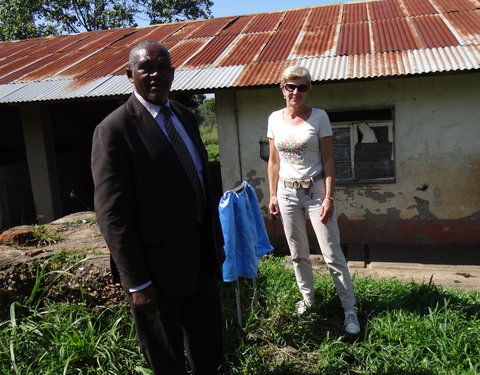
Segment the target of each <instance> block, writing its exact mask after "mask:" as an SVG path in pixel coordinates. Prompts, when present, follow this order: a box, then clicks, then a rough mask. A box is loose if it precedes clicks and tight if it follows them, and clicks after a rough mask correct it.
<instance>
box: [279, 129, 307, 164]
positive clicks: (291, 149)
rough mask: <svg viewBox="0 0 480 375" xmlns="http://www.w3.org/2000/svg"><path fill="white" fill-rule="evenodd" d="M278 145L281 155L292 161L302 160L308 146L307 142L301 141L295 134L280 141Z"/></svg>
mask: <svg viewBox="0 0 480 375" xmlns="http://www.w3.org/2000/svg"><path fill="white" fill-rule="evenodd" d="M276 146H277V150H278V152H279V153H280V154H281V156H282V157H283V158H285V159H287V160H288V161H290V162H291V163H298V162H300V161H301V160H302V159H303V155H304V153H305V149H306V148H307V144H306V142H301V141H299V140H298V139H296V138H295V137H294V136H293V135H291V136H289V137H288V138H286V139H283V140H280V141H278V142H277V144H276Z"/></svg>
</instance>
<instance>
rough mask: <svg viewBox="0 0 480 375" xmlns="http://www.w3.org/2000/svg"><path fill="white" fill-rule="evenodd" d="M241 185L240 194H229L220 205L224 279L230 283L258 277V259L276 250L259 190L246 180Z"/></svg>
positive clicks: (223, 197) (228, 192)
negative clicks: (262, 209)
mask: <svg viewBox="0 0 480 375" xmlns="http://www.w3.org/2000/svg"><path fill="white" fill-rule="evenodd" d="M241 186H242V189H241V190H240V191H239V192H238V193H237V192H235V191H232V190H228V191H226V192H225V193H224V194H223V196H222V198H221V199H220V203H219V205H218V212H219V214H220V223H221V225H222V232H223V239H224V242H225V245H224V250H225V255H226V259H225V262H224V263H223V280H224V281H227V282H231V281H235V280H237V279H238V278H239V277H246V278H255V277H257V268H258V259H260V258H261V257H263V256H264V255H265V254H267V253H268V252H270V251H272V250H273V247H272V245H271V244H270V241H269V239H268V235H267V231H266V229H265V222H264V221H263V217H262V214H261V212H260V205H259V204H258V200H257V195H256V194H255V190H254V189H253V187H252V185H250V184H249V183H248V182H246V181H243V182H242V185H241Z"/></svg>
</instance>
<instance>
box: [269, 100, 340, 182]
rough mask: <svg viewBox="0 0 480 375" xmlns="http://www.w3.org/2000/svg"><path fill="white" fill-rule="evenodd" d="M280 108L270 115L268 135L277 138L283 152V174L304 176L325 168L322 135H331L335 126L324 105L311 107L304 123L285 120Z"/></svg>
mask: <svg viewBox="0 0 480 375" xmlns="http://www.w3.org/2000/svg"><path fill="white" fill-rule="evenodd" d="M284 110H285V109H280V110H278V111H275V112H273V113H272V114H271V115H270V116H269V117H268V130H267V137H268V138H271V139H273V140H274V143H275V146H276V148H277V150H278V153H279V155H280V172H279V175H280V177H281V178H284V179H287V180H304V179H308V178H310V177H313V176H315V175H317V174H319V173H320V172H322V171H323V165H322V158H321V154H320V138H323V137H328V136H331V135H332V134H333V133H332V127H331V125H330V120H329V119H328V115H327V113H326V112H325V111H324V110H323V109H319V108H312V114H311V115H310V117H309V118H308V119H307V121H305V122H304V123H302V124H299V125H291V124H289V123H287V122H285V121H283V116H282V114H283V111H284Z"/></svg>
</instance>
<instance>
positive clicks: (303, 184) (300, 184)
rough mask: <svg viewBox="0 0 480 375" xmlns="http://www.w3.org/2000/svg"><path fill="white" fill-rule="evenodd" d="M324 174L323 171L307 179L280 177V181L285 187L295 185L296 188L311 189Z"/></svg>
mask: <svg viewBox="0 0 480 375" xmlns="http://www.w3.org/2000/svg"><path fill="white" fill-rule="evenodd" d="M323 176H324V174H323V171H322V172H321V173H319V174H317V175H315V176H313V177H310V178H307V179H306V180H285V179H284V178H281V177H280V179H279V181H280V183H281V184H283V186H285V187H293V188H295V189H300V188H303V189H310V188H311V187H312V185H313V184H314V183H315V181H318V180H320V179H322V178H323Z"/></svg>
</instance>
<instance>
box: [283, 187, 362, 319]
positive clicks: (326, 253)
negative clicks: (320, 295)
mask: <svg viewBox="0 0 480 375" xmlns="http://www.w3.org/2000/svg"><path fill="white" fill-rule="evenodd" d="M283 185H284V184H282V182H281V180H280V182H279V183H278V189H277V199H278V205H279V207H280V213H281V217H282V223H283V228H284V231H285V235H286V238H287V243H288V247H289V248H290V254H291V255H292V261H293V269H294V271H295V277H296V279H297V284H298V287H299V289H300V292H301V293H302V296H303V299H304V300H305V301H307V302H309V303H311V302H313V298H314V286H313V270H312V263H311V261H310V247H309V244H308V237H307V229H306V220H307V215H308V216H309V218H310V221H311V223H312V227H313V229H314V231H315V235H316V237H317V240H318V244H319V246H320V250H321V251H322V255H323V258H324V260H325V263H326V264H327V266H328V269H329V271H330V275H331V276H332V279H333V283H334V284H335V287H336V289H337V293H338V296H339V297H340V301H341V303H342V307H343V309H344V310H345V311H351V310H353V309H354V306H355V295H354V293H353V285H352V279H351V277H350V271H349V269H348V265H347V261H346V259H345V256H344V255H343V252H342V249H341V247H340V231H339V229H338V225H337V216H336V213H335V212H334V214H333V216H332V219H331V220H330V221H329V222H328V223H326V224H323V223H322V222H321V221H320V206H321V204H322V202H323V199H324V197H325V180H324V179H323V178H322V179H320V180H318V181H316V182H315V184H314V185H313V186H312V187H310V189H303V188H300V189H295V188H293V187H286V186H283Z"/></svg>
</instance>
